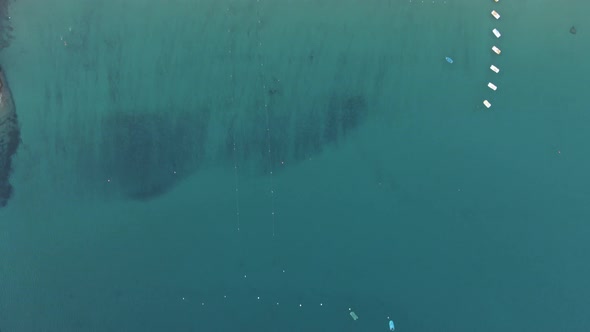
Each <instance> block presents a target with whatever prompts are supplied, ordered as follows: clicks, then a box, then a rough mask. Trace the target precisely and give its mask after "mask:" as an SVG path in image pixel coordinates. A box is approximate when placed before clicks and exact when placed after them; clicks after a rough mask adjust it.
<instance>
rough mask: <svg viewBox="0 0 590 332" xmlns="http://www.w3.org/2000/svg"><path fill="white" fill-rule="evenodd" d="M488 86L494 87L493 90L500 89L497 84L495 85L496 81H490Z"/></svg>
mask: <svg viewBox="0 0 590 332" xmlns="http://www.w3.org/2000/svg"><path fill="white" fill-rule="evenodd" d="M488 88H490V89H492V90H494V91H496V90H497V89H498V87H497V86H495V85H494V83H492V82H489V83H488Z"/></svg>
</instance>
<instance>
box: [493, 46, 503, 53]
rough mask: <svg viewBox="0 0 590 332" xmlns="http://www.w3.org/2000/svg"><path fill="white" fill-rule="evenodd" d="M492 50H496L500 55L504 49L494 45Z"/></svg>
mask: <svg viewBox="0 0 590 332" xmlns="http://www.w3.org/2000/svg"><path fill="white" fill-rule="evenodd" d="M492 51H494V52H495V53H496V54H498V55H499V54H500V53H502V51H501V50H500V49H499V48H497V47H496V46H492Z"/></svg>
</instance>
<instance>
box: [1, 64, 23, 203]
mask: <svg viewBox="0 0 590 332" xmlns="http://www.w3.org/2000/svg"><path fill="white" fill-rule="evenodd" d="M19 143H20V129H19V126H18V119H17V116H16V108H15V106H14V101H13V100H12V95H11V92H10V88H9V87H8V83H7V82H6V76H5V75H4V70H3V69H2V68H0V207H3V206H6V204H7V202H8V200H9V199H10V197H11V195H12V185H11V184H10V182H9V179H10V172H11V171H12V157H13V156H14V154H15V153H16V150H17V148H18V145H19Z"/></svg>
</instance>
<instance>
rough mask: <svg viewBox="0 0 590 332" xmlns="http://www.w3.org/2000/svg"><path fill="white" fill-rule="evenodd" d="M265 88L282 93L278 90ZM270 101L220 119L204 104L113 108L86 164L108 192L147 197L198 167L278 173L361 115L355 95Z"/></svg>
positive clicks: (342, 134)
mask: <svg viewBox="0 0 590 332" xmlns="http://www.w3.org/2000/svg"><path fill="white" fill-rule="evenodd" d="M268 93H269V94H270V95H272V98H274V99H278V98H281V94H280V91H271V92H268ZM269 105H270V107H268V109H266V110H261V109H263V108H259V107H258V108H257V107H253V109H258V110H260V111H258V112H256V111H249V112H247V111H248V110H251V109H250V108H248V107H246V109H240V110H238V111H236V113H234V114H232V115H230V116H228V117H227V118H220V117H215V118H212V114H219V112H217V113H216V112H211V111H210V107H209V106H208V107H201V108H200V109H195V110H192V111H191V112H178V111H175V110H161V111H149V112H146V111H135V112H125V111H113V112H112V114H110V115H107V116H105V117H104V118H103V120H102V124H101V126H100V127H101V129H100V134H99V136H100V138H99V141H98V149H97V151H98V152H97V155H96V156H95V157H93V158H92V160H91V161H89V162H88V163H87V165H93V166H92V167H95V168H96V172H98V174H94V175H98V177H100V178H103V179H108V184H107V185H106V187H107V190H108V193H109V194H116V195H120V196H123V197H124V198H127V199H131V200H140V201H144V200H150V199H153V198H156V197H158V196H160V195H163V194H165V193H167V192H168V191H170V190H171V189H172V188H173V187H174V186H175V185H177V184H178V183H179V182H180V181H182V180H183V179H185V178H186V177H188V176H190V175H191V174H194V173H195V172H197V171H198V170H200V169H203V168H204V167H215V168H218V167H221V168H226V169H229V168H232V167H234V165H235V163H237V165H238V166H239V168H240V169H241V172H245V173H249V174H251V175H254V176H260V175H266V174H268V172H269V170H270V169H272V170H273V171H279V170H280V169H284V167H285V165H294V164H296V163H298V162H302V161H304V160H306V159H308V158H310V157H312V156H316V155H318V154H320V153H321V152H322V150H323V149H324V148H325V147H326V146H329V145H335V144H337V143H339V142H340V141H341V140H343V139H345V138H346V137H347V136H348V135H350V133H351V132H353V131H354V130H355V129H356V128H358V127H359V126H361V125H362V124H363V123H364V122H365V119H366V118H367V116H368V105H367V101H366V99H365V97H364V96H363V95H362V94H353V95H347V94H343V93H337V94H332V95H326V96H323V97H318V98H317V99H315V100H311V101H309V102H306V103H304V104H302V106H303V107H304V109H302V110H300V111H299V112H296V111H295V110H294V109H291V108H289V106H288V105H289V102H288V101H286V102H285V103H284V105H287V107H286V108H284V107H283V104H282V101H280V100H274V102H273V101H271V103H270V104H269ZM267 112H268V113H267ZM296 114H297V115H296ZM267 126H268V128H270V130H268V131H267V130H266V128H267ZM269 149H270V153H269ZM84 168H86V166H84ZM94 175H93V177H94V178H95V176H94Z"/></svg>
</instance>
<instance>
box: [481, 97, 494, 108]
mask: <svg viewBox="0 0 590 332" xmlns="http://www.w3.org/2000/svg"><path fill="white" fill-rule="evenodd" d="M483 104H484V105H485V106H486V107H487V108H490V107H492V104H490V102H489V101H488V100H487V99H486V100H484V101H483Z"/></svg>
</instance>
